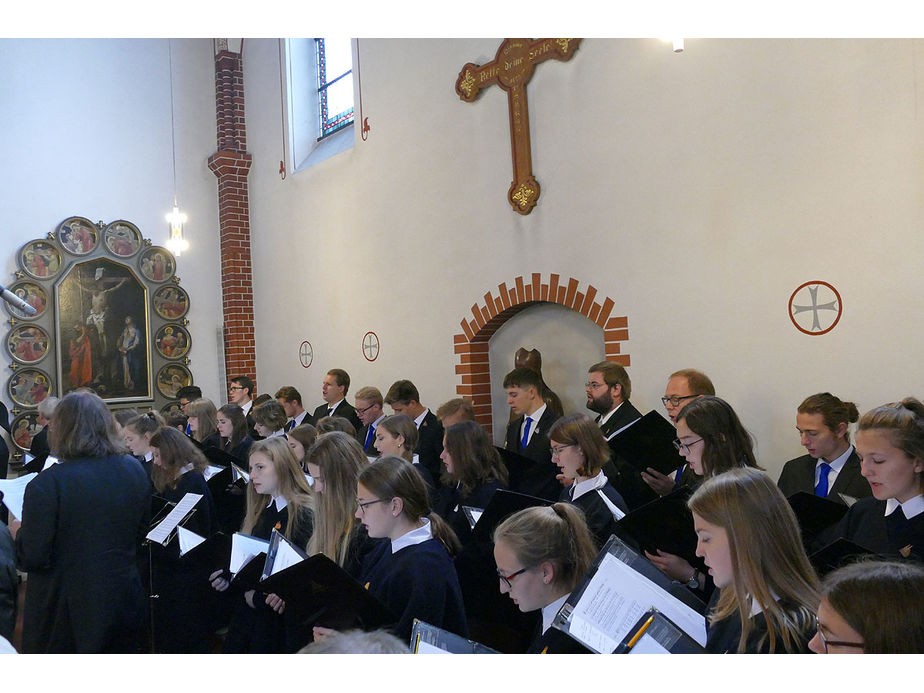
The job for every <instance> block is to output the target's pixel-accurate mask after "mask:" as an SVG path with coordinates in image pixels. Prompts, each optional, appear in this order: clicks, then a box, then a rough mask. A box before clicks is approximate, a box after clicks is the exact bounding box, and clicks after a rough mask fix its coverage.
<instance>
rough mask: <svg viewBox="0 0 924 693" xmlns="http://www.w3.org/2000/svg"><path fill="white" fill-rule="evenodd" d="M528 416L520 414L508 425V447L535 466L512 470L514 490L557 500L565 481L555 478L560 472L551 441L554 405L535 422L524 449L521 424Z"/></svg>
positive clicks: (511, 477) (511, 481) (511, 478)
mask: <svg viewBox="0 0 924 693" xmlns="http://www.w3.org/2000/svg"><path fill="white" fill-rule="evenodd" d="M524 420H525V417H523V416H519V417H517V418H516V419H514V420H513V421H511V422H510V424H509V425H508V426H507V438H506V445H505V448H506V449H507V450H510V451H511V452H515V453H516V454H518V455H522V456H523V457H526V458H528V459H530V460H532V461H533V462H535V465H533V466H531V467H529V468H528V469H527V470H514V469H508V471H509V472H510V490H511V491H516V492H517V493H525V494H526V495H528V496H536V497H537V498H542V499H544V500H549V501H554V500H557V499H558V496H559V495H560V494H561V484H560V483H559V481H558V479H556V478H555V477H556V476H558V474H559V471H560V470H559V469H558V465H556V464H553V462H552V449H551V443H550V441H549V429H550V428H552V424H554V423H555V421H556V416H555V414H553V413H552V410H551V408H549V407H546V408H545V411H544V412H542V417H541V418H540V419H539V421H534V422H533V426H534V429H533V434H532V435H531V436H530V439H529V443H528V444H527V445H526V448H525V449H524V448H523V446H522V439H521V433H522V431H521V427H522V425H523V421H524Z"/></svg>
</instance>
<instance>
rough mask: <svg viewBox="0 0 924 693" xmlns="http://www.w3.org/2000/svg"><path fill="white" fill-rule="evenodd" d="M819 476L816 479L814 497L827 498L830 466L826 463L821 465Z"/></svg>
mask: <svg viewBox="0 0 924 693" xmlns="http://www.w3.org/2000/svg"><path fill="white" fill-rule="evenodd" d="M820 469H821V476H819V477H818V485H817V486H816V487H815V495H816V496H818V497H819V498H827V497H828V473H829V472H830V471H831V465H830V464H828V463H827V462H822V463H821V467H820Z"/></svg>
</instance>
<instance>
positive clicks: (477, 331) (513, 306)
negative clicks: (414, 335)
mask: <svg viewBox="0 0 924 693" xmlns="http://www.w3.org/2000/svg"><path fill="white" fill-rule="evenodd" d="M560 279H561V278H560V275H557V274H550V275H549V278H548V280H547V281H543V279H542V275H541V274H540V273H539V272H534V273H533V274H532V275H531V276H530V278H529V279H528V280H527V279H524V278H523V277H522V276H520V277H517V278H516V279H514V286H513V287H511V288H508V287H507V284H506V283H503V284H498V286H497V294H496V295H495V294H492V292H490V291H488V292H487V293H486V294H485V295H484V297H483V298H484V305H483V306H479V305H478V303H477V302H476V303H475V304H473V305H472V317H471V319H469V318H467V317H466V318H463V319H462V322H461V323H460V324H461V327H462V334H457V335H455V337H454V338H453V342H454V345H453V346H454V350H455V353H457V354H459V358H460V360H461V363H460V364H459V365H458V366H456V375H458V376H459V377H461V379H462V383H461V384H460V385H457V386H456V393H457V394H458V395H460V396H462V397H465V398H467V399H469V400H470V401H471V402H472V405H473V407H474V409H475V420H476V421H478V423H480V424H481V425H482V426H484V428H485V430H486V431H487V433H488V435H489V436H490V435H492V434H493V426H492V420H491V364H490V362H489V358H488V346H489V340H490V339H491V337H492V336H493V335H494V333H495V332H497V330H498V329H500V327H501V325H503V324H504V323H505V322H507V321H508V320H509V319H510V318H512V317H513V316H514V315H516V314H517V313H519V312H520V311H522V310H524V309H526V308H528V307H529V306H530V305H532V304H535V303H557V304H559V305H562V306H566V307H567V308H571V309H572V310H576V311H577V312H578V313H580V314H581V315H583V316H584V317H586V318H587V319H588V320H591V321H592V322H595V323H596V324H597V325H599V326H600V327H602V328H603V342H604V354H605V358H606V360H607V361H614V362H615V363H618V364H621V365H623V366H627V367H628V365H629V354H623V353H621V348H622V347H621V343H622V342H625V341H627V340H628V339H629V330H628V326H629V320H628V318H627V317H624V316H623V317H613V316H611V313H612V311H613V307H614V306H615V302H614V301H613V299H611V298H609V297H607V298H606V299H605V300H603V301H602V303H598V302H596V301H594V299H595V298H596V297H597V290H596V289H595V288H594V287H593V286H588V287H587V289H586V290H584V291H579V290H578V289H579V288H580V282H579V281H578V280H577V279H574V278H573V277H572V278H570V279H568V280H567V282H565V283H562V282H561V281H560Z"/></svg>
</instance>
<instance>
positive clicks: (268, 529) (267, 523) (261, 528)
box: [222, 496, 314, 654]
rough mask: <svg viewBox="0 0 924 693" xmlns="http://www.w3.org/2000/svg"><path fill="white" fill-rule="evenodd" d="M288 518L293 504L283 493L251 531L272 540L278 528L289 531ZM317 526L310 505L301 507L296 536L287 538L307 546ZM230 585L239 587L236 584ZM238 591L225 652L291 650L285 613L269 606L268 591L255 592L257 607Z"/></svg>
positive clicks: (296, 525)
mask: <svg viewBox="0 0 924 693" xmlns="http://www.w3.org/2000/svg"><path fill="white" fill-rule="evenodd" d="M288 520H289V507H288V505H287V504H286V501H285V499H284V498H282V497H281V496H280V497H279V498H275V499H273V500H271V501H270V503H269V505H267V506H266V508H264V509H263V512H261V513H260V517H259V518H258V519H257V523H256V524H255V525H254V528H253V530H252V532H251V535H252V536H254V537H257V538H259V539H266V540H269V538H270V536H271V535H272V531H273V529H274V528H275V529H276V530H277V531H279V532H283V533H284V532H285V528H286V524H287V523H288ZM313 529H314V514H313V513H312V511H311V510H310V509H308V508H303V509H301V510H300V511H299V515H298V517H297V518H296V522H295V524H294V525H293V527H292V536H287V537H286V538H287V539H289V541H291V542H292V543H293V544H295V545H296V546H298V547H299V548H301V549H303V550H304V548H305V547H306V546H307V544H308V540H309V539H310V538H311V533H312V531H313ZM230 589H237V588H235V587H234V586H233V585H232V586H231V588H230ZM237 592H238V594H237V595H236V597H235V603H234V611H233V613H232V615H231V623H230V625H229V626H228V635H227V637H226V638H225V643H224V646H223V647H222V652H224V653H247V652H249V653H254V654H257V653H259V654H275V653H282V652H286V651H287V650H288V644H287V635H288V634H287V632H286V623H285V620H284V619H283V616H282V615H281V614H277V613H276V612H275V611H273V610H272V609H271V608H270V607H269V606H267V604H266V596H267V595H265V594H263V593H262V592H254V595H253V604H254V608H251V607H250V606H249V605H248V604H247V602H246V601H245V599H244V593H243V592H241V591H240V590H239V589H238V590H237Z"/></svg>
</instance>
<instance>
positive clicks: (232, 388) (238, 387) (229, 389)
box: [228, 385, 244, 392]
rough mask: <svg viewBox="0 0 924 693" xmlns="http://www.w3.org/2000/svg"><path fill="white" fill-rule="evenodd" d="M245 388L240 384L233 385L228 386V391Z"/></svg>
mask: <svg viewBox="0 0 924 693" xmlns="http://www.w3.org/2000/svg"><path fill="white" fill-rule="evenodd" d="M243 389H244V388H242V387H241V386H240V385H232V386H231V387H229V388H228V392H235V391H236V390H243Z"/></svg>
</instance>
